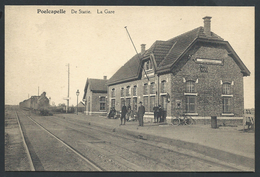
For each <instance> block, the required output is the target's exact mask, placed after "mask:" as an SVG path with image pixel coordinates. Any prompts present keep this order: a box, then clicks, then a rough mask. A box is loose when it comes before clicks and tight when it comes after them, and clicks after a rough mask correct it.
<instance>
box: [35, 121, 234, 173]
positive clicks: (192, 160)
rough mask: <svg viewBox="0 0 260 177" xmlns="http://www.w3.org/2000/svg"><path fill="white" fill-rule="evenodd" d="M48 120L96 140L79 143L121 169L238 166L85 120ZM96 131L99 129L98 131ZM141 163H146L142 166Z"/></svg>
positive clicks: (174, 169)
mask: <svg viewBox="0 0 260 177" xmlns="http://www.w3.org/2000/svg"><path fill="white" fill-rule="evenodd" d="M53 118H56V119H53ZM57 120H58V122H57ZM37 121H39V120H37ZM48 121H50V122H52V124H57V125H59V124H62V126H64V127H66V128H67V129H70V130H71V131H75V132H78V133H80V134H82V135H84V136H85V137H86V139H88V138H87V137H89V138H91V139H95V142H94V143H93V142H92V143H90V142H87V141H84V140H83V141H81V142H80V143H83V144H84V145H85V146H88V148H90V149H94V150H96V151H98V152H99V153H98V155H99V157H101V158H102V157H103V159H105V158H107V161H110V162H112V161H113V162H117V165H118V164H119V166H120V165H121V166H122V164H126V165H125V166H126V168H120V169H121V170H122V169H123V170H130V171H132V170H133V171H146V170H148V171H153V170H164V171H181V170H186V171H200V168H198V167H199V166H200V167H203V168H204V169H205V165H206V166H208V169H209V170H211V169H212V170H214V171H216V170H218V171H225V170H228V171H239V168H237V167H236V166H234V165H231V164H225V163H223V162H220V161H217V160H216V159H210V158H206V159H205V157H203V156H201V155H198V154H195V153H194V152H192V153H191V154H189V153H187V152H184V150H181V149H179V148H176V147H172V146H165V145H162V144H160V143H159V146H158V144H157V145H156V143H153V142H146V141H143V140H139V139H135V138H132V137H128V136H123V135H118V134H115V133H112V132H109V131H105V130H104V129H102V128H99V127H93V126H89V125H88V124H87V123H86V122H79V123H75V120H74V121H71V120H68V119H66V120H64V119H63V118H60V117H55V116H53V117H52V119H48ZM72 125H74V126H76V127H78V128H77V129H75V127H73V126H72ZM79 127H81V128H79ZM97 131H98V132H99V133H98V134H97ZM104 137H105V140H104ZM119 139H120V140H119ZM122 141H128V143H123V142H122ZM101 142H103V143H101ZM93 144H94V145H93ZM133 144H136V145H137V144H138V146H140V147H139V148H138V149H139V150H135V147H133ZM70 146H73V145H70ZM154 152H157V153H158V152H164V154H161V155H160V156H159V157H158V156H156V155H155V156H154V155H153V153H154ZM111 154H112V155H111ZM137 159H138V160H139V161H141V162H142V164H138V160H137ZM144 163H145V164H148V165H146V166H145V165H144ZM185 163H188V164H185ZM140 165H143V167H141V166H140ZM187 166H189V168H190V169H186V168H185V167H187ZM106 170H109V169H106ZM201 171H203V170H201Z"/></svg>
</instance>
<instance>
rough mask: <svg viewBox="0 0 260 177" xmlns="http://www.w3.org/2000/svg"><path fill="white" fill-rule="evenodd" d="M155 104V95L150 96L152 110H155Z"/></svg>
mask: <svg viewBox="0 0 260 177" xmlns="http://www.w3.org/2000/svg"><path fill="white" fill-rule="evenodd" d="M154 106H155V97H154V96H152V97H150V112H153V107H154Z"/></svg>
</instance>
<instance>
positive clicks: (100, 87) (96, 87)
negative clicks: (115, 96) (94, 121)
mask: <svg viewBox="0 0 260 177" xmlns="http://www.w3.org/2000/svg"><path fill="white" fill-rule="evenodd" d="M88 87H89V90H90V91H92V92H97V93H107V80H105V79H90V78H88V79H87V81H86V85H85V89H84V96H83V99H85V97H86V94H87V90H88Z"/></svg>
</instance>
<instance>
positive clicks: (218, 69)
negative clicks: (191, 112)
mask: <svg viewBox="0 0 260 177" xmlns="http://www.w3.org/2000/svg"><path fill="white" fill-rule="evenodd" d="M194 48H196V50H195V53H193V55H192V57H191V58H190V59H188V56H184V57H186V58H184V60H182V61H183V62H185V60H186V61H187V60H188V61H187V63H186V64H185V65H184V66H183V67H182V68H181V71H179V72H178V73H177V74H176V75H172V76H171V77H172V79H171V86H172V97H171V106H172V110H171V115H172V116H176V104H175V101H176V100H181V101H182V109H181V110H180V111H182V112H185V96H184V92H185V84H186V83H185V82H184V81H185V80H188V79H194V80H196V81H197V82H198V83H195V89H196V93H197V94H198V95H197V96H196V109H195V110H196V111H195V112H196V113H198V116H223V115H222V112H223V106H222V99H223V97H222V96H221V95H222V85H221V81H222V82H224V81H229V82H232V83H233V84H232V85H231V94H232V95H233V97H232V99H231V100H232V101H231V110H232V113H234V115H233V116H234V117H242V116H243V109H244V108H243V107H244V98H243V75H242V73H241V72H240V71H241V70H240V68H239V67H238V66H237V64H236V63H235V61H234V60H233V59H232V58H231V57H230V56H229V55H228V52H227V50H226V49H225V48H224V47H223V46H217V45H206V44H200V45H199V46H195V47H194ZM197 58H209V59H221V60H223V65H217V64H199V63H196V62H195V60H196V59H197ZM201 65H203V66H205V67H207V71H208V72H201V71H200V67H201ZM179 66H182V63H179Z"/></svg>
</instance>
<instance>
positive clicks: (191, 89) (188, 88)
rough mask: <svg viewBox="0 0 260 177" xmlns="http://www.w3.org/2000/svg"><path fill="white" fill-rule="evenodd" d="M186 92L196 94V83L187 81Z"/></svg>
mask: <svg viewBox="0 0 260 177" xmlns="http://www.w3.org/2000/svg"><path fill="white" fill-rule="evenodd" d="M186 92H187V93H194V92H195V82H194V81H187V82H186Z"/></svg>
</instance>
